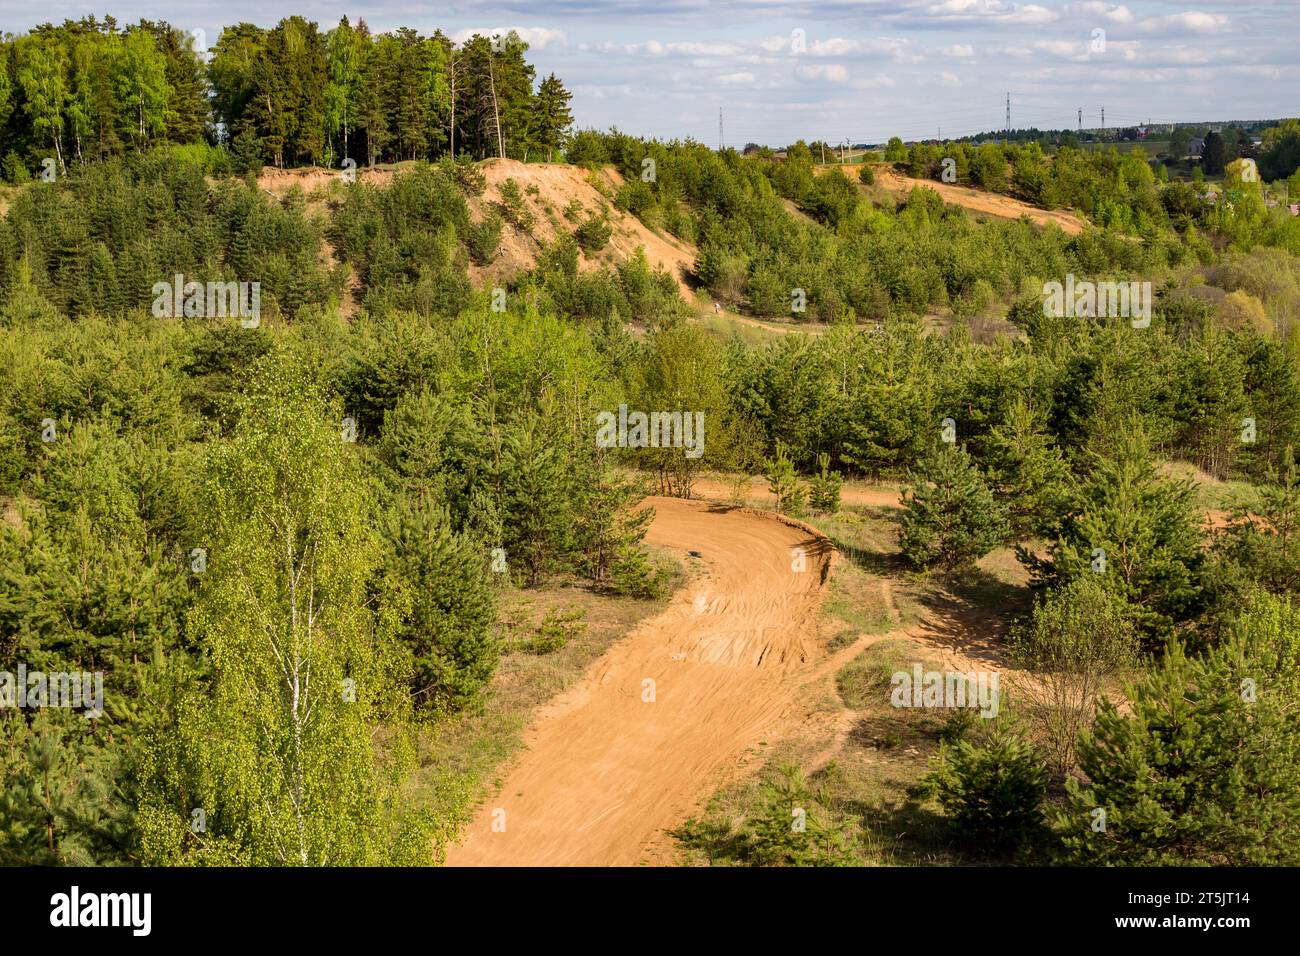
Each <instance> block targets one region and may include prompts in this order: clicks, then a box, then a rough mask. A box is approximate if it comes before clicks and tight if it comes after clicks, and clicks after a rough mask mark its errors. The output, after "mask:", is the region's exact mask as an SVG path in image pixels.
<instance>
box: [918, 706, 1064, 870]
mask: <svg viewBox="0 0 1300 956" xmlns="http://www.w3.org/2000/svg"><path fill="white" fill-rule="evenodd" d="M926 784H927V785H928V786H929V787H931V788H933V790H934V792H935V794H936V796H937V797H938V800H939V803H940V805H941V806H942V807H943V810H944V813H946V814H947V815H948V817H949V818H950V819H951V821H952V825H953V829H954V831H955V832H956V834H957V836H958V837H959V838H960V839H961V840H963V841H964V842H966V843H967V844H968V845H970V846H971V847H972V848H977V849H980V850H992V851H993V852H995V853H1008V852H1012V851H1015V850H1018V849H1020V848H1022V847H1024V846H1025V845H1026V844H1027V843H1029V842H1030V841H1032V840H1033V839H1035V838H1036V837H1037V836H1038V835H1039V833H1040V832H1041V830H1042V824H1043V814H1042V802H1043V797H1044V796H1045V795H1046V792H1047V771H1046V769H1045V768H1044V767H1043V764H1042V762H1041V761H1040V760H1039V759H1038V756H1037V755H1036V754H1035V753H1034V750H1033V747H1032V746H1031V745H1030V744H1029V742H1028V741H1026V740H1025V738H1024V736H1023V735H1022V734H1021V733H1020V732H1019V730H1018V729H1016V728H1015V727H1014V726H1013V725H1012V724H1011V723H1010V722H1009V721H1008V719H1007V718H1005V717H1004V718H1000V719H999V720H998V721H997V722H996V723H995V726H994V727H993V728H992V729H991V730H990V731H989V733H988V735H987V739H986V740H984V741H982V742H972V741H971V740H970V739H965V738H963V739H961V740H959V741H958V742H957V743H956V744H955V745H954V746H945V747H943V748H942V749H941V750H940V751H939V758H938V760H937V763H936V766H935V768H934V770H933V771H932V772H931V774H930V776H929V777H928V778H927V780H926Z"/></svg>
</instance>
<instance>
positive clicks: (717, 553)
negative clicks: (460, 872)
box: [447, 498, 831, 866]
mask: <svg viewBox="0 0 1300 956" xmlns="http://www.w3.org/2000/svg"><path fill="white" fill-rule="evenodd" d="M649 501H650V503H652V504H653V505H654V506H655V509H656V516H655V520H654V522H653V523H652V524H651V526H650V531H649V534H648V536H647V540H648V541H649V542H650V543H652V544H656V545H660V546H664V547H668V548H671V549H674V550H676V551H679V552H682V553H685V552H687V551H690V550H695V551H699V552H701V554H702V557H701V558H699V559H691V558H688V559H687V560H689V561H691V562H692V563H693V564H696V565H697V566H699V567H700V568H701V570H702V571H703V572H704V573H703V574H701V575H700V576H699V577H698V578H696V579H695V580H694V581H693V582H692V583H691V584H689V585H688V586H686V587H685V588H683V589H682V591H681V592H680V593H679V594H678V595H677V597H676V598H675V599H674V600H673V602H672V603H671V604H670V605H669V607H668V608H667V609H666V610H665V611H664V612H663V613H662V614H660V615H658V616H657V617H655V618H653V619H652V620H650V621H647V622H645V623H644V624H642V625H641V626H640V627H638V628H637V629H636V630H634V631H633V632H632V633H631V634H629V635H628V636H627V637H626V638H624V639H623V640H622V641H621V642H619V643H618V644H617V645H615V646H614V647H613V648H612V649H611V650H610V651H609V652H608V653H606V654H605V655H604V656H603V657H602V658H601V659H600V660H599V661H597V662H596V663H595V664H594V665H593V666H592V669H591V670H590V671H588V673H587V674H586V675H585V676H584V677H583V679H582V680H581V681H580V682H579V683H578V684H577V685H575V686H574V687H573V688H571V689H570V690H569V691H567V692H565V693H564V694H562V695H561V696H560V697H558V698H557V699H556V700H554V701H552V702H551V703H550V704H548V705H547V706H546V707H545V708H544V709H543V710H542V711H541V713H540V714H539V715H538V716H537V717H536V718H535V719H534V722H533V726H532V727H531V728H530V730H529V731H528V733H527V735H526V743H527V747H528V749H527V751H526V752H525V753H524V754H523V755H522V757H521V758H519V760H518V761H517V763H515V765H514V766H513V767H511V768H510V769H509V770H508V771H507V772H506V775H505V783H504V786H503V787H502V789H501V792H500V793H499V794H498V795H497V796H495V797H492V798H489V799H488V800H487V801H486V802H485V804H484V805H483V807H481V808H480V811H479V813H478V815H477V817H476V819H475V820H474V821H473V823H472V824H471V825H470V826H469V827H468V828H467V829H466V831H465V833H464V834H463V835H462V839H463V842H462V843H461V845H460V846H458V847H456V848H454V849H453V850H452V851H451V852H450V853H449V854H448V859H447V863H448V865H450V866H475V865H498V866H525V865H616V866H617V865H623V866H631V865H635V864H637V863H638V862H642V861H643V860H646V859H647V858H649V857H655V856H658V855H659V853H658V851H649V850H648V849H647V848H649V847H651V845H652V844H659V843H661V842H662V839H661V834H662V831H663V830H664V829H666V828H670V827H673V826H676V825H678V824H680V823H681V822H682V820H684V819H685V818H686V817H687V816H688V815H689V814H690V813H691V812H692V811H693V810H694V809H695V808H696V806H697V805H698V803H699V801H701V800H702V799H703V798H705V797H707V796H708V795H709V794H710V793H712V792H713V791H714V789H716V787H717V786H718V785H719V784H720V783H722V782H724V781H725V779H726V777H727V775H728V773H729V772H734V771H735V768H736V766H737V763H738V761H740V760H742V759H743V755H744V754H745V752H746V750H747V749H749V748H751V747H754V746H756V745H757V744H759V743H760V742H761V741H763V740H764V739H766V736H767V735H770V734H772V733H774V732H780V730H781V729H782V727H784V726H786V725H788V724H789V723H790V722H791V721H797V720H799V719H800V713H799V711H800V700H799V688H800V687H801V686H802V685H803V684H804V683H805V682H806V681H807V680H808V679H809V678H810V677H812V675H813V674H814V672H815V670H816V667H817V663H818V661H817V658H818V657H819V653H818V650H817V641H816V633H817V616H818V609H819V607H820V605H821V602H822V598H823V596H824V592H825V589H826V583H827V580H828V577H829V569H830V557H831V551H830V547H829V544H828V543H827V542H825V540H824V539H819V538H818V537H816V536H815V535H814V534H813V532H811V531H810V530H807V529H805V528H801V527H796V526H793V525H790V524H786V523H784V522H783V521H782V520H781V519H779V518H778V517H776V516H773V515H769V514H762V513H757V512H753V511H748V510H740V509H729V508H723V507H720V506H718V505H711V504H709V503H707V502H701V501H683V500H679V499H675V498H651V499H649ZM794 549H802V550H803V551H804V553H805V554H806V570H804V571H801V572H796V571H795V570H794V569H793V567H792V565H793V562H794V560H795V559H797V554H796V553H795V552H794ZM647 680H652V681H654V699H653V701H652V702H647V701H645V700H644V699H643V698H644V697H645V696H646V691H645V688H646V686H647V685H646V684H645V682H646V681H647ZM498 808H499V809H500V810H504V811H505V824H506V825H505V832H494V831H493V822H494V811H497V810H498ZM495 819H498V820H499V819H500V814H499V813H498V814H496V816H495Z"/></svg>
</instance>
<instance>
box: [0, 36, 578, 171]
mask: <svg viewBox="0 0 1300 956" xmlns="http://www.w3.org/2000/svg"><path fill="white" fill-rule="evenodd" d="M527 49H528V45H527V44H526V43H524V42H523V41H522V40H520V39H519V37H518V35H517V34H515V33H513V32H511V33H509V34H507V35H504V36H493V37H485V36H479V35H475V36H472V37H470V38H468V39H467V40H466V41H465V42H464V43H460V44H457V43H455V42H453V41H452V40H451V39H450V38H449V37H447V36H446V35H445V34H443V33H442V32H441V31H435V32H434V33H433V35H432V36H422V35H421V34H420V33H419V32H418V31H416V30H412V29H410V28H406V27H403V28H400V29H398V30H395V31H392V32H389V33H381V34H373V33H372V32H371V31H370V29H369V27H367V25H366V24H365V22H364V21H358V22H357V23H356V24H355V25H353V24H352V23H350V22H349V21H348V19H347V18H346V17H344V18H343V19H342V20H340V21H339V23H338V24H337V25H336V26H335V27H334V28H333V29H330V30H326V31H322V30H321V29H320V28H319V27H318V26H317V24H316V23H315V22H312V21H309V20H306V19H304V18H302V17H298V16H293V17H287V18H285V19H283V20H281V21H280V22H279V23H277V24H276V25H275V26H274V27H271V28H269V29H267V28H263V27H259V26H256V25H254V24H250V23H240V24H236V25H234V26H231V27H227V28H226V29H224V30H222V32H221V35H220V36H219V37H218V38H217V41H216V43H215V44H214V45H213V46H212V48H211V50H205V49H200V48H199V39H198V38H197V37H195V36H193V35H191V34H187V33H185V32H183V31H181V30H180V29H178V28H176V27H174V26H172V25H170V24H167V23H163V22H154V21H149V20H141V21H140V22H139V23H138V24H134V25H129V26H125V27H119V25H118V23H117V22H116V20H114V19H113V18H112V17H106V18H104V19H103V20H99V19H96V18H95V17H93V16H90V17H85V18H83V19H81V20H77V21H72V20H67V21H64V23H63V24H61V25H58V26H55V25H52V24H43V25H41V26H38V27H35V28H33V29H32V30H31V31H30V32H29V33H27V34H25V35H23V36H19V37H16V38H5V39H4V40H3V42H0V174H3V176H4V178H5V179H6V180H8V181H9V182H21V181H25V180H26V179H27V178H28V177H29V176H30V175H31V174H32V173H33V172H40V173H42V174H44V175H46V176H49V175H62V174H64V173H66V171H67V169H68V166H69V164H70V163H83V162H87V161H90V160H103V159H106V158H109V157H112V156H118V155H121V154H123V153H125V152H128V151H141V150H145V149H148V148H149V147H151V146H155V145H159V144H177V145H181V146H190V147H195V148H201V147H204V146H206V147H207V148H208V149H210V150H212V152H206V151H204V152H203V153H202V154H201V155H203V156H204V157H205V159H206V161H207V162H208V163H209V165H210V166H211V167H212V168H211V170H210V171H213V172H221V171H225V170H234V171H239V172H242V171H244V170H247V169H250V168H257V167H260V166H261V165H262V164H264V163H266V164H273V165H276V166H295V165H303V164H321V165H327V166H339V165H340V164H342V163H343V161H344V160H346V159H351V160H353V162H355V163H357V164H361V163H368V164H374V163H377V162H396V161H400V160H410V159H420V158H423V159H435V158H437V157H439V156H442V155H447V154H450V155H453V156H455V155H461V154H465V155H468V156H471V157H473V158H475V159H482V158H484V157H486V156H510V157H514V158H518V159H522V160H528V159H534V160H536V159H547V158H551V157H553V156H555V154H556V153H557V151H558V150H559V149H560V148H561V147H562V146H563V144H564V141H565V135H566V132H567V130H568V128H569V126H570V125H571V123H572V114H571V112H570V110H569V105H568V104H569V101H570V99H571V94H570V93H569V91H568V90H567V89H565V87H564V85H563V83H562V82H561V81H560V80H559V79H558V78H557V77H555V76H554V74H552V75H550V76H547V77H546V78H544V79H542V80H541V82H540V83H535V81H536V71H535V70H534V68H533V67H532V66H531V65H530V64H529V63H528V62H527V60H526V59H525V53H526V51H527ZM535 86H536V88H534V87H535ZM216 147H221V148H220V149H216ZM47 160H48V163H47V162H46V161H47Z"/></svg>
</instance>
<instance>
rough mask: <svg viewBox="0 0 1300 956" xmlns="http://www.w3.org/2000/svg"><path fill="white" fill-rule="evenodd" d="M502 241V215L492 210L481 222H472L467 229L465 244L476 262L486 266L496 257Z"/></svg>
mask: <svg viewBox="0 0 1300 956" xmlns="http://www.w3.org/2000/svg"><path fill="white" fill-rule="evenodd" d="M500 243H501V217H500V216H499V215H498V214H497V213H496V212H495V211H491V212H489V213H488V214H487V215H486V216H484V217H483V218H482V220H480V221H479V222H475V223H470V225H469V227H468V228H467V229H466V231H465V246H466V248H468V249H469V256H470V258H471V259H473V260H474V262H475V263H477V264H478V265H481V266H485V265H487V264H488V263H490V262H491V261H492V260H493V259H495V258H496V254H497V246H498V245H499V244H500Z"/></svg>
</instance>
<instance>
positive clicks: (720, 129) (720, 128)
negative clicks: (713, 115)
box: [718, 106, 722, 153]
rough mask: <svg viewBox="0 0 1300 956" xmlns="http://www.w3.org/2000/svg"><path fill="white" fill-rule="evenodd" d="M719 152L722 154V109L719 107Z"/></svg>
mask: <svg viewBox="0 0 1300 956" xmlns="http://www.w3.org/2000/svg"><path fill="white" fill-rule="evenodd" d="M718 152H719V153H720V152H722V107H721V106H719V107H718Z"/></svg>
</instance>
